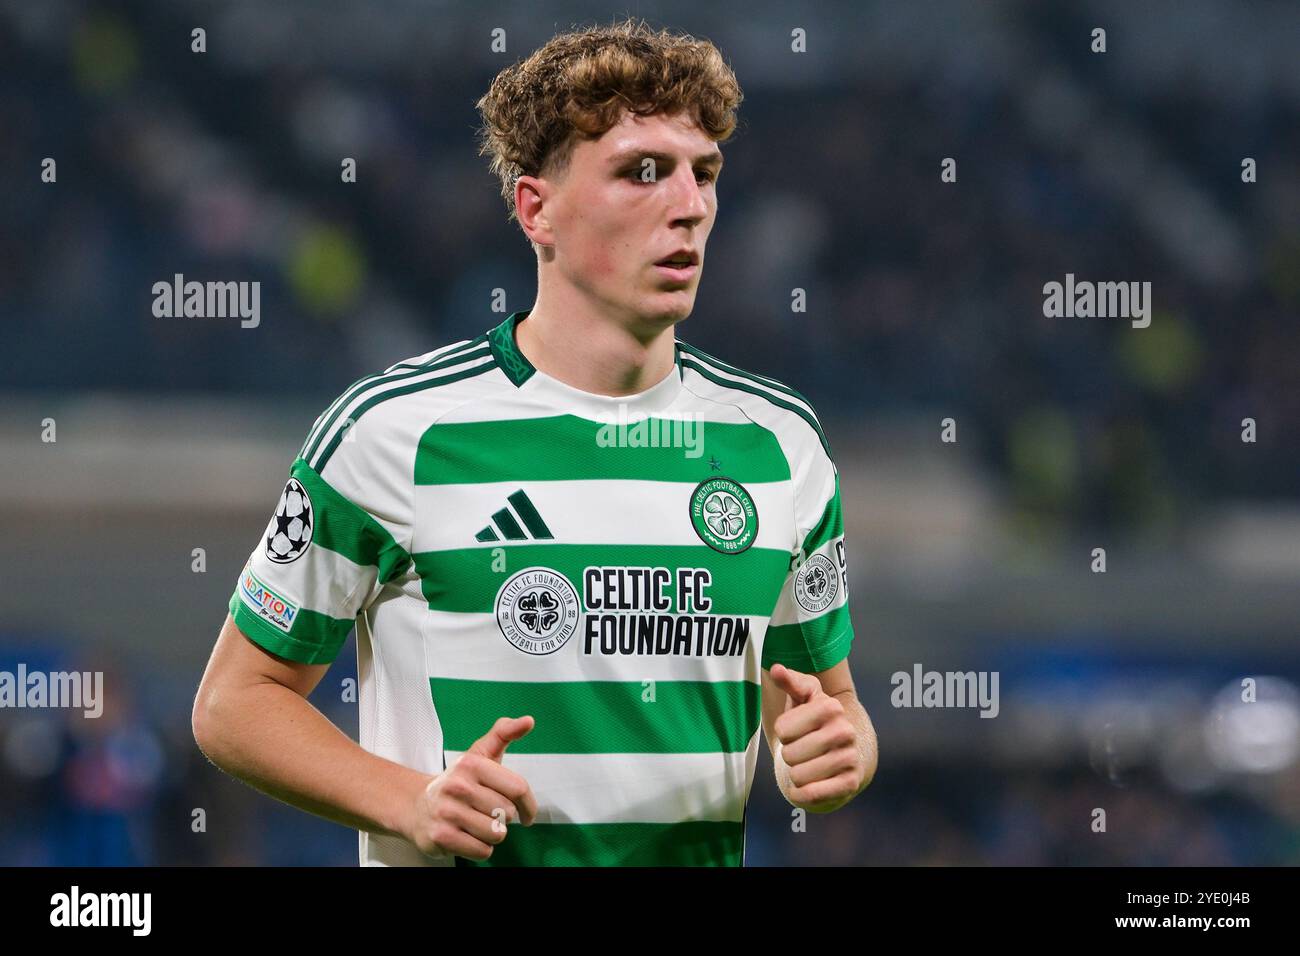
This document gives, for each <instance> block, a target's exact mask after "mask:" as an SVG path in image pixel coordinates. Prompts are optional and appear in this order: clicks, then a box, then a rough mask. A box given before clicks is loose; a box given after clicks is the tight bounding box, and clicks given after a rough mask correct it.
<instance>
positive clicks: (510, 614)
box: [496, 568, 579, 654]
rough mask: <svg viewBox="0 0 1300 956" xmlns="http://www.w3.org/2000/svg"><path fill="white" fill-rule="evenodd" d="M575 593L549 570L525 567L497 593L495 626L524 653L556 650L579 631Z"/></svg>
mask: <svg viewBox="0 0 1300 956" xmlns="http://www.w3.org/2000/svg"><path fill="white" fill-rule="evenodd" d="M578 611H579V608H578V592H577V591H575V590H574V588H573V585H572V584H570V583H569V579H568V578H566V577H565V576H564V575H563V574H560V573H559V572H558V571H553V570H551V569H550V568H526V569H525V570H523V571H519V572H517V573H516V574H514V575H512V576H511V577H510V579H509V580H508V581H506V583H505V584H503V585H501V589H500V590H499V591H497V600H496V618H497V626H498V627H500V628H501V633H502V634H504V635H505V638H506V640H507V641H509V642H510V643H511V644H513V645H514V646H515V647H517V648H519V650H521V651H523V652H524V653H526V654H550V653H553V652H554V651H558V650H559V649H560V648H561V647H563V646H564V645H565V643H566V642H567V641H568V640H569V638H571V637H572V636H573V634H574V632H575V631H576V630H577V629H578Z"/></svg>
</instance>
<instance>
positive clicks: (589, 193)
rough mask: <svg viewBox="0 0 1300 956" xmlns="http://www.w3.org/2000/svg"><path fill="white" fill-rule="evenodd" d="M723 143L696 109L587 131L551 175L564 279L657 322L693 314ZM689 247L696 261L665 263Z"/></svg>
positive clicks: (614, 308)
mask: <svg viewBox="0 0 1300 956" xmlns="http://www.w3.org/2000/svg"><path fill="white" fill-rule="evenodd" d="M721 166H722V153H721V151H720V150H719V149H718V146H717V144H716V143H715V142H714V141H713V140H711V139H710V138H709V137H708V136H707V135H706V134H705V133H704V132H703V130H701V129H700V128H699V126H697V125H695V123H694V121H693V120H692V119H691V118H690V116H689V114H678V115H676V116H672V117H670V116H665V115H662V114H659V115H655V116H637V115H635V114H633V113H630V112H629V113H624V114H623V119H622V120H621V121H620V122H619V123H618V125H616V126H614V127H612V128H611V129H610V130H609V131H607V132H606V133H605V134H604V135H603V136H601V137H600V138H599V139H597V140H581V141H579V142H578V143H577V145H576V146H574V148H573V152H572V155H571V157H570V160H569V164H568V166H567V168H566V169H565V170H564V171H563V172H562V173H560V175H559V176H558V178H555V179H550V180H547V184H548V187H549V188H548V189H547V190H546V192H545V194H544V195H545V200H544V203H543V213H544V219H545V221H546V222H547V223H548V224H549V227H550V231H549V238H550V240H551V245H550V248H549V249H547V250H544V253H543V255H544V256H553V263H554V265H555V266H556V267H557V268H558V270H559V273H560V275H561V276H562V278H563V280H564V281H565V282H567V283H568V284H570V285H572V286H573V287H574V288H575V289H577V290H578V291H579V292H580V293H582V294H583V295H584V296H586V297H589V298H590V299H591V300H593V301H594V302H596V303H599V304H600V305H602V306H604V307H606V308H608V309H609V310H610V312H611V314H613V315H616V316H620V317H624V318H627V319H629V320H630V321H633V322H640V323H644V324H646V325H649V326H667V325H671V324H673V323H675V322H678V321H681V320H682V319H684V318H686V317H687V316H688V315H690V313H691V310H692V309H693V308H694V306H695V291H696V289H697V287H698V286H699V282H700V274H701V271H702V269H703V266H704V245H705V242H706V241H707V240H708V238H709V230H710V229H712V228H713V220H714V217H715V216H716V215H717V211H718V197H717V192H716V179H717V176H718V172H719V171H720V169H721ZM683 250H686V251H688V252H689V254H690V255H691V256H692V257H693V262H691V263H689V264H685V265H680V266H679V265H666V264H663V262H664V260H665V259H667V258H669V257H671V256H673V255H674V254H676V253H679V252H681V251H683Z"/></svg>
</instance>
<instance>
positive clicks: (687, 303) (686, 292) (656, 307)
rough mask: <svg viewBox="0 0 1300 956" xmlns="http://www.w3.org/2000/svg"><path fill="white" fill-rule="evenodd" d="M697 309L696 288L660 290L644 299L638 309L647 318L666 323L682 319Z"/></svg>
mask: <svg viewBox="0 0 1300 956" xmlns="http://www.w3.org/2000/svg"><path fill="white" fill-rule="evenodd" d="M694 309H695V290H694V289H680V290H673V291H671V292H667V291H665V292H659V293H657V294H655V295H653V296H650V297H649V298H647V299H643V300H642V301H641V303H640V304H639V305H638V306H637V307H636V311H637V312H638V313H639V314H640V315H641V316H643V317H644V318H645V319H646V320H649V321H655V322H659V323H662V324H664V325H672V324H674V323H677V322H680V321H682V319H684V318H686V317H687V316H688V315H690V314H691V312H692V311H694Z"/></svg>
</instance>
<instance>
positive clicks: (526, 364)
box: [487, 309, 685, 388]
mask: <svg viewBox="0 0 1300 956" xmlns="http://www.w3.org/2000/svg"><path fill="white" fill-rule="evenodd" d="M531 311H532V309H522V310H520V311H518V312H511V313H510V314H509V315H508V316H506V318H505V320H504V321H503V322H502V323H501V324H500V325H498V326H497V327H496V328H494V329H492V330H491V331H490V332H488V336H487V338H488V347H489V348H491V349H492V356H493V358H495V359H496V361H497V367H498V368H500V369H501V371H503V372H505V373H506V378H508V379H510V381H512V382H513V383H514V384H515V387H516V388H517V387H519V386H521V385H523V384H524V382H526V381H528V380H529V379H530V378H532V377H533V373H534V372H536V371H537V369H536V367H535V366H534V365H533V363H532V362H530V361H528V359H526V358H525V357H524V353H523V352H521V351H519V346H518V344H517V343H516V341H515V328H516V327H517V326H518V325H519V323H520V322H522V321H523V320H524V319H526V318H527V317H528V313H529V312H531ZM673 364H674V365H676V366H677V377H678V379H679V380H685V372H683V371H682V349H681V346H680V345H679V344H678V343H677V342H676V341H675V340H674V342H673Z"/></svg>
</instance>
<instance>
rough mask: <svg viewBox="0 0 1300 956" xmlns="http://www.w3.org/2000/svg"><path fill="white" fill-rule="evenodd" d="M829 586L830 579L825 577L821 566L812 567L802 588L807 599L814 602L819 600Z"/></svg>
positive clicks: (824, 571) (824, 570)
mask: <svg viewBox="0 0 1300 956" xmlns="http://www.w3.org/2000/svg"><path fill="white" fill-rule="evenodd" d="M829 586H830V578H828V577H827V576H826V569H825V568H823V567H822V566H821V565H816V566H814V567H813V569H812V570H811V571H809V572H808V580H807V583H806V584H805V585H804V587H805V588H807V590H808V595H809V597H811V598H813V599H814V600H815V599H817V598H820V597H821V596H822V594H823V593H825V591H826V588H827V587H829Z"/></svg>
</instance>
